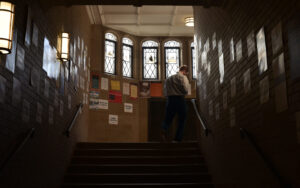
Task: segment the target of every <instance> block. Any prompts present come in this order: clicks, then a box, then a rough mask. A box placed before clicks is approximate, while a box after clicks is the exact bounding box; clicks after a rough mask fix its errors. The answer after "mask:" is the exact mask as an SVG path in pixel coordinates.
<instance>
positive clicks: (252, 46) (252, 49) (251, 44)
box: [247, 31, 256, 57]
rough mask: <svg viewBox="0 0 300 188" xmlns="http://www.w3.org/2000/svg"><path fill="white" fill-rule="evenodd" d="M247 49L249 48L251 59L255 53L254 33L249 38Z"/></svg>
mask: <svg viewBox="0 0 300 188" xmlns="http://www.w3.org/2000/svg"><path fill="white" fill-rule="evenodd" d="M247 48H248V57H250V56H251V55H252V54H253V53H254V52H255V49H256V48H255V36H254V31H251V33H250V34H249V35H248V36H247Z"/></svg>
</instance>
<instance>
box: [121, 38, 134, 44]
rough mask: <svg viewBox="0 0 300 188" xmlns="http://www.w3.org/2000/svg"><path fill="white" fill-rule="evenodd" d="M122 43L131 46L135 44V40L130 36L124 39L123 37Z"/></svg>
mask: <svg viewBox="0 0 300 188" xmlns="http://www.w3.org/2000/svg"><path fill="white" fill-rule="evenodd" d="M122 43H123V44H128V45H130V46H133V42H132V40H130V39H129V38H123V39H122Z"/></svg>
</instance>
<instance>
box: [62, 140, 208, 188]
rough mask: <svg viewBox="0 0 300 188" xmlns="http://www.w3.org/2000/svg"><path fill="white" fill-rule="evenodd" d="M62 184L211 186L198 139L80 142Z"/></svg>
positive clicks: (76, 187)
mask: <svg viewBox="0 0 300 188" xmlns="http://www.w3.org/2000/svg"><path fill="white" fill-rule="evenodd" d="M62 187H63V188H70V187H74V188H79V187H80V188H81V187H82V188H83V187H84V188H96V187H107V188H115V187H121V188H129V187H143V188H144V187H145V188H148V187H155V188H160V187H164V188H169V187H176V188H181V187H199V188H200V187H201V188H212V187H213V184H212V183H211V177H210V175H209V174H208V172H207V168H206V166H205V163H204V159H203V157H202V155H201V152H200V150H199V146H198V143H196V142H188V143H78V144H77V146H76V149H75V151H74V155H73V158H72V160H71V164H70V166H69V168H68V170H67V173H66V175H65V178H64V182H63V185H62Z"/></svg>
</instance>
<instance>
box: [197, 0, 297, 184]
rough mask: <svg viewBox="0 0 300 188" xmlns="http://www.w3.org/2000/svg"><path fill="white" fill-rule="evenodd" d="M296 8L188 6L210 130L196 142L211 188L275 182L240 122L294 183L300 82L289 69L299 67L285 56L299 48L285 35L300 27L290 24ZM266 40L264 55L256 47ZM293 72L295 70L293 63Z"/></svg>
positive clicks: (282, 3) (238, 4) (232, 3)
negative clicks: (199, 144) (244, 137)
mask: <svg viewBox="0 0 300 188" xmlns="http://www.w3.org/2000/svg"><path fill="white" fill-rule="evenodd" d="M297 12H299V2H298V1H288V2H286V1H258V0H255V1H228V3H227V4H225V5H224V7H219V8H214V7H211V8H207V9H205V8H202V7H194V14H195V39H196V40H197V45H198V46H197V51H198V63H199V67H200V68H199V77H198V86H197V90H198V94H199V95H198V96H197V98H198V99H199V101H200V102H199V106H200V109H201V114H202V116H203V117H204V119H205V120H206V122H207V125H208V126H209V128H210V129H211V130H212V133H213V134H212V135H210V136H209V137H203V139H202V146H203V151H204V153H205V155H206V159H207V161H208V164H209V167H210V171H211V173H212V175H213V180H214V182H215V183H216V185H217V187H243V188H245V187H278V183H277V180H276V179H275V178H274V177H273V175H272V174H271V172H270V170H268V169H267V167H266V165H265V164H264V162H263V161H262V159H261V158H260V157H259V155H258V154H257V153H256V151H255V150H254V149H253V148H252V147H251V145H250V144H249V142H248V141H247V140H242V139H241V137H240V132H239V128H245V129H246V130H248V131H249V132H250V134H251V135H253V137H254V140H255V141H256V142H257V144H258V145H259V147H261V149H262V151H263V153H264V154H265V155H266V157H267V158H268V159H269V160H270V161H271V163H273V164H274V167H275V169H276V170H278V172H279V173H280V174H281V175H282V176H283V178H284V179H285V180H286V181H287V182H289V183H291V184H293V185H294V186H295V187H299V186H300V182H299V173H298V172H299V170H300V169H299V164H300V163H299V143H300V140H299V136H298V137H297V125H296V119H297V117H296V116H297V115H296V114H297V112H298V111H300V105H299V104H300V103H299V102H300V97H299V83H300V82H299V77H298V78H295V77H293V76H292V73H291V72H292V71H291V69H293V68H295V67H297V65H295V61H292V60H291V57H292V56H293V57H294V56H299V54H300V53H299V49H298V52H296V53H293V54H292V53H291V51H292V50H291V48H292V49H294V51H295V50H296V49H297V47H295V45H294V46H293V45H291V44H290V40H296V38H297V37H294V38H292V37H290V33H291V32H294V33H295V32H298V36H299V35H300V33H299V29H298V30H297V29H295V28H297V27H298V28H299V25H298V26H296V27H295V24H292V25H293V27H294V29H291V24H290V23H291V22H292V20H293V19H295V20H299V15H297V14H296V13H297ZM298 24H299V22H298ZM261 29H263V32H262V33H263V34H264V37H265V40H263V37H261V36H263V35H259V31H261ZM280 30H281V33H280ZM258 35H259V36H258ZM231 41H233V50H232V51H231V50H230V49H231ZM296 41H299V37H298V39H297V40H296ZM261 44H262V45H261ZM264 44H265V47H266V56H264V54H263V52H264V50H263V48H260V47H261V46H262V47H263V45H264ZM251 46H252V47H251ZM251 50H253V51H251ZM205 52H207V53H205ZM231 52H234V56H231ZM206 54H207V56H205V55H206ZM222 57H223V58H222ZM232 57H234V60H232V59H231V58H232ZM264 57H266V59H267V60H266V61H264ZM222 60H223V62H224V64H222ZM264 62H266V64H263V63H264ZM298 63H299V62H298ZM223 65H224V68H222V67H223ZM263 65H267V66H263ZM265 68H266V69H265ZM279 70H280V71H279ZM294 72H296V73H294V74H293V75H297V74H298V76H299V69H298V70H297V71H296V70H295V71H294ZM223 73H224V75H223ZM298 114H299V113H298ZM298 116H299V115H298ZM298 118H299V117H298ZM298 121H299V120H298ZM298 126H299V124H298ZM298 132H299V127H298ZM298 135H299V133H298Z"/></svg>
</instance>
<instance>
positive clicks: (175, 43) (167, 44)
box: [165, 40, 180, 47]
mask: <svg viewBox="0 0 300 188" xmlns="http://www.w3.org/2000/svg"><path fill="white" fill-rule="evenodd" d="M165 47H180V43H179V42H177V41H174V40H172V41H168V42H166V43H165Z"/></svg>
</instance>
